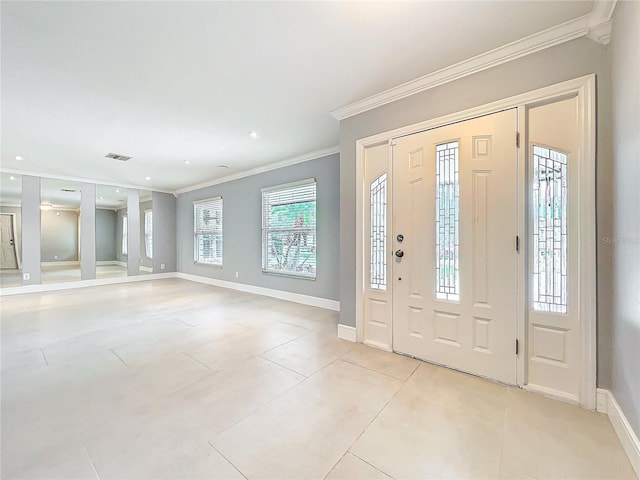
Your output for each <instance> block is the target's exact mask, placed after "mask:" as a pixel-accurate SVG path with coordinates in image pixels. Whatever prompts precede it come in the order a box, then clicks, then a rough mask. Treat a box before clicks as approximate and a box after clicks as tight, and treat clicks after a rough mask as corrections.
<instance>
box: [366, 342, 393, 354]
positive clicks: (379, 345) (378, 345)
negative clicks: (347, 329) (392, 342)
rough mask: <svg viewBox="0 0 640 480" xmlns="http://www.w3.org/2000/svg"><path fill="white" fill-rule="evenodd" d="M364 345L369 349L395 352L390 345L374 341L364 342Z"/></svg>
mask: <svg viewBox="0 0 640 480" xmlns="http://www.w3.org/2000/svg"><path fill="white" fill-rule="evenodd" d="M362 343H363V344H364V345H367V346H369V347H373V348H377V349H378V350H384V351H385V352H393V349H392V348H391V347H390V346H389V345H387V344H384V343H380V342H376V341H374V340H363V341H362Z"/></svg>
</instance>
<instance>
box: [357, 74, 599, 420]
mask: <svg viewBox="0 0 640 480" xmlns="http://www.w3.org/2000/svg"><path fill="white" fill-rule="evenodd" d="M595 93H596V80H595V75H594V74H592V75H587V76H584V77H579V78H576V79H573V80H568V81H566V82H562V83H558V84H555V85H551V86H548V87H544V88H541V89H538V90H534V91H531V92H527V93H524V94H521V95H516V96H513V97H509V98H506V99H503V100H499V101H497V102H492V103H489V104H486V105H481V106H478V107H475V108H471V109H467V110H463V111H460V112H456V113H453V114H450V115H445V116H442V117H438V118H434V119H431V120H427V121H424V122H420V123H417V124H413V125H409V126H406V127H402V128H398V129H394V130H390V131H387V132H382V133H379V134H376V135H372V136H369V137H366V138H362V139H359V140H357V141H356V341H357V342H363V341H364V340H365V338H364V308H363V307H364V288H365V278H364V276H365V275H364V274H365V269H364V266H365V264H364V255H365V252H364V245H365V243H364V240H365V239H364V235H365V231H364V224H365V222H364V216H365V212H364V195H365V194H366V193H367V192H368V191H367V189H366V188H365V183H364V159H365V152H366V149H367V148H368V147H371V146H375V145H379V144H380V143H383V142H391V141H392V139H393V138H396V137H400V136H404V135H411V134H413V133H418V132H421V131H424V130H429V129H433V128H437V127H441V126H445V125H449V124H452V123H457V122H461V121H464V120H469V119H472V118H475V117H478V116H482V115H488V114H491V113H496V112H499V111H502V110H505V109H510V108H517V111H518V130H519V131H520V133H521V136H523V135H522V134H523V132H522V130H523V129H524V128H525V125H526V109H527V107H531V106H533V105H536V104H538V103H549V102H552V101H554V100H561V99H564V98H567V97H572V96H575V97H576V98H577V104H578V135H579V139H578V155H579V158H580V161H579V172H578V176H579V188H580V193H579V197H580V205H579V210H580V219H579V224H580V231H579V240H578V248H579V251H580V255H579V279H578V281H579V288H578V290H579V297H580V298H579V317H580V322H581V332H580V334H581V338H582V342H581V344H582V345H581V346H582V352H583V353H582V357H583V358H582V360H583V362H582V368H581V372H582V375H581V377H582V378H581V379H580V395H579V400H578V403H579V404H580V405H582V406H584V407H587V408H590V409H595V407H596V351H597V344H596V342H597V337H596V313H597V310H596V203H595V157H596V98H595ZM526 156H527V148H525V141H524V138H522V139H521V143H520V148H519V149H518V202H519V215H518V232H517V235H519V237H520V239H526V238H527V220H528V217H527V214H526V209H525V206H526V182H527V169H526V165H527V158H526ZM390 230H391V229H390ZM527 271H528V270H527V255H519V257H518V292H519V293H518V299H517V305H518V316H517V325H516V332H517V339H518V341H519V345H520V350H519V355H518V356H517V359H516V379H517V385H518V386H520V387H522V388H525V389H528V390H533V391H536V392H537V393H542V394H544V395H547V396H551V397H555V398H558V399H560V400H563V401H567V399H566V397H564V396H563V395H554V392H553V391H549V390H537V389H534V388H531V387H528V386H527V384H526V367H527V365H526V359H527V352H526V350H525V349H526V346H527V340H528V338H527V335H528V334H527V320H526V288H527ZM381 347H382V348H385V346H381ZM391 347H392V345H388V346H386V348H387V349H390V348H391Z"/></svg>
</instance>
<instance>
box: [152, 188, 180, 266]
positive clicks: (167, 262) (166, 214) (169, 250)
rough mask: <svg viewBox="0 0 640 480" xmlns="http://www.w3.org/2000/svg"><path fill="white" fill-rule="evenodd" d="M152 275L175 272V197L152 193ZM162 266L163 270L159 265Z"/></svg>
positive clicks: (167, 194)
mask: <svg viewBox="0 0 640 480" xmlns="http://www.w3.org/2000/svg"><path fill="white" fill-rule="evenodd" d="M151 195H152V197H151V201H152V204H153V273H163V272H175V271H176V197H174V196H173V195H171V194H170V193H159V192H153V193H152V194H151ZM163 264H164V270H163V269H162V268H160V267H161V265H163Z"/></svg>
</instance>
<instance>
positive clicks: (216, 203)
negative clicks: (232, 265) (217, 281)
mask: <svg viewBox="0 0 640 480" xmlns="http://www.w3.org/2000/svg"><path fill="white" fill-rule="evenodd" d="M193 215H194V222H193V225H194V235H193V237H194V239H193V245H194V246H193V260H194V262H195V263H202V264H205V265H217V266H222V197H215V198H209V199H206V200H200V201H197V202H193Z"/></svg>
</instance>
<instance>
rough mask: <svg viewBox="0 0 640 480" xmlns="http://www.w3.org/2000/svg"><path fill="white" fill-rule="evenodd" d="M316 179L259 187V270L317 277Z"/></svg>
mask: <svg viewBox="0 0 640 480" xmlns="http://www.w3.org/2000/svg"><path fill="white" fill-rule="evenodd" d="M316 239H317V237H316V181H315V179H313V178H311V179H308V180H302V181H300V182H295V183H289V184H286V185H278V186H275V187H270V188H263V189H262V271H263V272H266V273H278V274H282V275H290V276H295V277H304V278H312V279H315V278H316Z"/></svg>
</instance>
